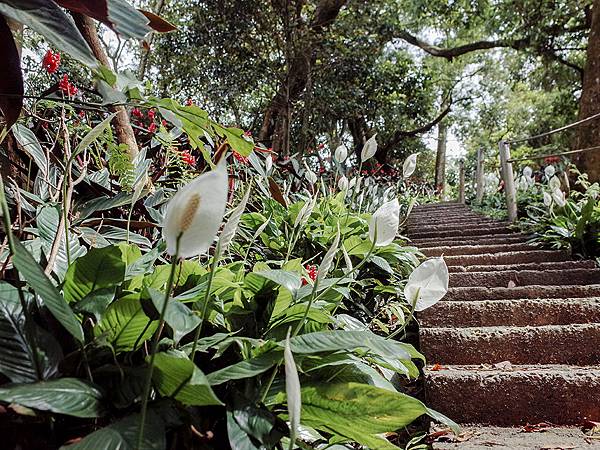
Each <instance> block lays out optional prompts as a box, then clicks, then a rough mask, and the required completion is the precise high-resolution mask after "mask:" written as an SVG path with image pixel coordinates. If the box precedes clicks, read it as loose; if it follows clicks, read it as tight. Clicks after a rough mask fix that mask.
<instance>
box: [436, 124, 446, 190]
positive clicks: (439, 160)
mask: <svg viewBox="0 0 600 450" xmlns="http://www.w3.org/2000/svg"><path fill="white" fill-rule="evenodd" d="M447 138H448V125H447V124H446V122H445V121H444V120H442V121H441V122H440V123H439V124H438V138H437V153H436V155H435V189H436V191H437V192H438V193H439V194H440V195H441V196H442V197H443V196H444V191H445V189H446V141H447Z"/></svg>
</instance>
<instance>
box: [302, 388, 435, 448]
mask: <svg viewBox="0 0 600 450" xmlns="http://www.w3.org/2000/svg"><path fill="white" fill-rule="evenodd" d="M427 412H428V411H427V408H426V407H425V405H424V404H423V403H421V402H420V401H419V400H417V399H415V398H412V397H410V396H408V395H405V394H401V393H399V392H392V391H390V390H387V389H382V388H378V387H375V386H370V385H368V384H359V383H336V384H324V385H321V386H318V387H314V386H310V387H304V388H302V424H304V425H308V426H310V427H313V428H316V429H317V430H323V431H327V432H329V433H334V434H338V435H340V436H343V437H346V438H349V439H352V440H355V441H356V442H358V443H360V444H362V445H366V446H368V447H369V448H373V449H388V448H389V449H397V447H396V446H394V445H392V444H390V443H386V442H387V441H386V440H385V439H383V438H382V437H381V436H379V435H381V434H383V433H386V432H392V431H395V430H397V429H398V428H402V427H405V426H406V425H408V424H410V423H411V422H413V421H414V420H415V419H416V418H417V417H419V416H421V415H423V414H426V413H427Z"/></svg>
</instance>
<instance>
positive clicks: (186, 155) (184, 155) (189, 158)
mask: <svg viewBox="0 0 600 450" xmlns="http://www.w3.org/2000/svg"><path fill="white" fill-rule="evenodd" d="M181 160H182V161H183V162H184V163H186V164H187V165H188V166H195V165H196V157H195V156H193V155H192V154H191V153H190V152H188V151H187V150H184V151H182V152H181Z"/></svg>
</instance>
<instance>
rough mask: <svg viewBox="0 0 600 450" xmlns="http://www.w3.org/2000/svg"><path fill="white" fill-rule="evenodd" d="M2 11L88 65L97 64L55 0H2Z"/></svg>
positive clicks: (71, 20)
mask: <svg viewBox="0 0 600 450" xmlns="http://www.w3.org/2000/svg"><path fill="white" fill-rule="evenodd" d="M0 14H2V15H3V16H5V17H9V18H11V19H12V20H14V21H16V22H19V23H22V24H23V25H26V26H28V27H29V28H31V29H32V30H34V31H35V32H36V33H38V34H40V35H42V36H43V37H44V38H46V39H47V40H48V42H50V43H51V44H52V46H53V47H54V48H56V49H57V50H61V51H63V52H66V53H68V54H69V55H71V56H72V57H73V58H75V59H78V60H79V61H80V62H82V63H83V64H85V65H86V66H89V67H92V68H95V67H97V66H98V61H96V58H95V57H94V54H93V53H92V50H91V49H90V47H89V45H88V44H87V42H86V41H85V39H84V38H83V36H82V35H81V33H80V32H79V30H77V27H76V26H75V23H74V22H73V19H71V18H70V17H69V16H68V15H67V14H66V13H65V12H64V11H63V10H62V9H60V8H59V7H58V5H57V4H56V3H54V2H53V1H52V0H0Z"/></svg>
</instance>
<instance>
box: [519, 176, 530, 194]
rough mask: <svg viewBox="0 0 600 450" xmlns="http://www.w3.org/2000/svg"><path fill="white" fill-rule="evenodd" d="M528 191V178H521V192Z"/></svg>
mask: <svg viewBox="0 0 600 450" xmlns="http://www.w3.org/2000/svg"><path fill="white" fill-rule="evenodd" d="M527 189H529V182H528V181H527V177H525V175H523V176H522V177H520V178H519V190H521V191H526V190H527Z"/></svg>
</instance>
